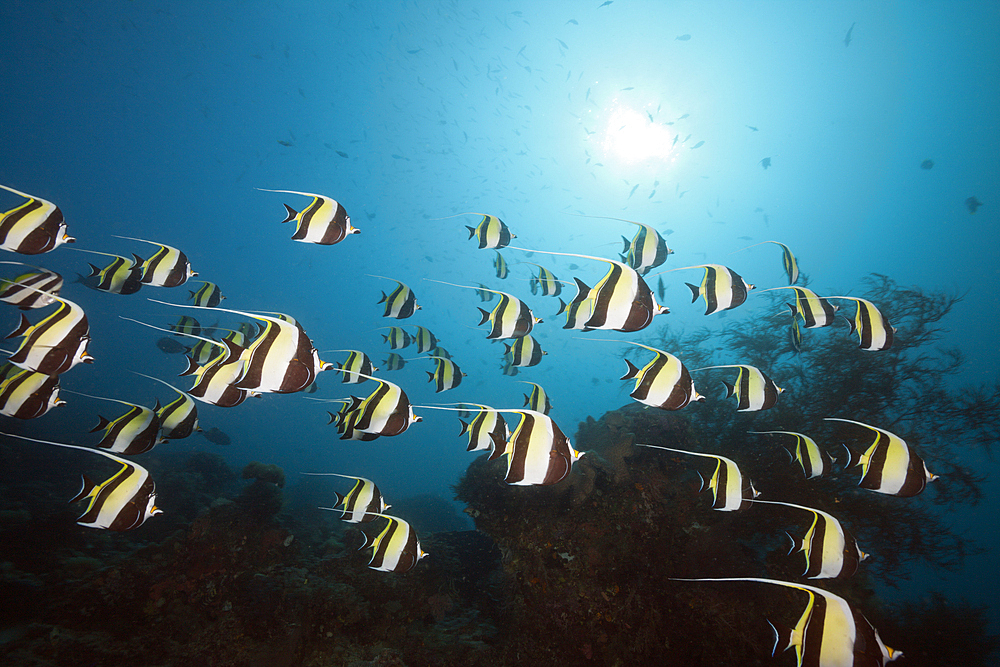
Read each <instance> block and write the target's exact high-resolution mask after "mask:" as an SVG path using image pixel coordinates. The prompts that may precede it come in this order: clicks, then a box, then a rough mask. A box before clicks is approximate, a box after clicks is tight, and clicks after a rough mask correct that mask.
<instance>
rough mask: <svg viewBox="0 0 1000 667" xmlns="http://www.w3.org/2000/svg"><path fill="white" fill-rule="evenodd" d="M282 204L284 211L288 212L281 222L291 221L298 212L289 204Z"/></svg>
mask: <svg viewBox="0 0 1000 667" xmlns="http://www.w3.org/2000/svg"><path fill="white" fill-rule="evenodd" d="M283 206H284V207H285V211H287V212H288V216H287V217H285V219H284V220H282V221H281V224H285V223H286V222H291V221H292V220H294V219H295V218H296V217H297V216H298V215H299V212H298V211H296V210H295V209H294V208H292V207H291V206H289V205H288V204H283Z"/></svg>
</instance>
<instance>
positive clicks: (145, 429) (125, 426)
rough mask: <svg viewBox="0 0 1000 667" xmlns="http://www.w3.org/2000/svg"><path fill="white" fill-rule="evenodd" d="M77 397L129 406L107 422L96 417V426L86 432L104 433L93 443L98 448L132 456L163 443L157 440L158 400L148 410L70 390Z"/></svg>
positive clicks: (114, 399)
mask: <svg viewBox="0 0 1000 667" xmlns="http://www.w3.org/2000/svg"><path fill="white" fill-rule="evenodd" d="M66 391H69V390H66ZM69 393H71V394H76V395H77V396H86V397H87V398H93V399H95V400H98V401H110V402H112V403H120V404H121V405H127V406H129V410H128V411H127V412H126V413H125V414H123V415H122V416H121V417H118V418H117V419H115V420H113V421H109V420H108V419H106V418H105V417H102V416H100V415H98V416H97V419H98V422H97V426H95V427H94V428H92V429H90V433H96V432H97V431H102V430H103V431H104V435H103V436H102V437H101V441H100V442H99V443H97V447H98V448H100V449H107V450H110V451H112V452H114V453H115V454H125V455H127V456H133V455H135V454H145V453H146V452H148V451H149V450H151V449H152V448H153V447H155V446H156V445H157V444H159V443H161V442H163V440H161V439H159V438H157V432H158V431H159V430H160V418H159V416H158V414H157V413H158V412H159V410H160V401H156V407H154V408H153V409H152V410H150V409H149V408H144V407H143V406H141V405H136V404H135V403H130V402H128V401H119V400H118V399H116V398H105V397H103V396H91V395H90V394H84V393H81V392H78V391H71V392H69Z"/></svg>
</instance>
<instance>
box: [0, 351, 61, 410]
mask: <svg viewBox="0 0 1000 667" xmlns="http://www.w3.org/2000/svg"><path fill="white" fill-rule="evenodd" d="M65 404H66V401H63V400H62V399H60V398H59V377H58V376H56V375H46V374H45V373H36V372H35V371H28V370H24V369H21V368H18V367H17V366H14V365H13V364H10V363H8V364H4V366H3V380H2V381H0V414H2V415H5V416H7V417H14V418H16V419H35V418H36V417H41V416H42V415H44V414H45V413H46V412H48V411H49V410H51V409H52V408H54V407H57V406H60V405H65Z"/></svg>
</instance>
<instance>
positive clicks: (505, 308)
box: [424, 278, 542, 340]
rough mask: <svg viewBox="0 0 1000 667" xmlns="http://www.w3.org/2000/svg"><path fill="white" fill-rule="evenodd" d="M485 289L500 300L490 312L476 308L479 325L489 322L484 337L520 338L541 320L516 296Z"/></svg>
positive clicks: (431, 280) (492, 338)
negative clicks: (479, 316)
mask: <svg viewBox="0 0 1000 667" xmlns="http://www.w3.org/2000/svg"><path fill="white" fill-rule="evenodd" d="M424 280H429V281H430V282H434V283H441V284H442V285H451V286H452V287H461V288H462V289H471V290H476V288H475V287H469V286H468V285H458V284H456V283H446V282H444V281H443V280H433V279H431V278H424ZM484 289H486V288H484ZM487 291H489V292H492V293H494V294H499V295H500V302H499V303H498V304H497V305H496V306H495V307H494V308H493V311H492V312H489V313H487V312H486V311H485V310H483V309H482V308H479V309H478V310H479V312H480V313H481V314H482V319H481V320H480V321H479V326H482V325H483V324H485V323H486V322H489V323H490V332H489V333H488V334H487V335H486V338H488V339H489V340H503V339H506V338H520V337H521V336H524V335H526V334H528V333H530V332H531V329H532V327H534V326H535V324H538V323H540V322H541V321H542V320H540V319H538V318H537V317H535V314H534V313H532V312H531V309H530V308H528V306H527V304H525V303H524V302H523V301H521V300H520V299H518V298H517V297H516V296H514V295H512V294H508V293H507V292H500V291H498V290H491V289H488V290H487Z"/></svg>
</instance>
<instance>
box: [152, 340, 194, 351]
mask: <svg viewBox="0 0 1000 667" xmlns="http://www.w3.org/2000/svg"><path fill="white" fill-rule="evenodd" d="M156 347H158V348H160V350H162V351H163V352H166V353H167V354H179V353H181V352H186V351H187V348H186V347H185V346H184V345H181V344H180V343H178V342H177V341H176V340H175V339H173V338H166V337H164V338H161V339H160V340H158V341H156Z"/></svg>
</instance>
